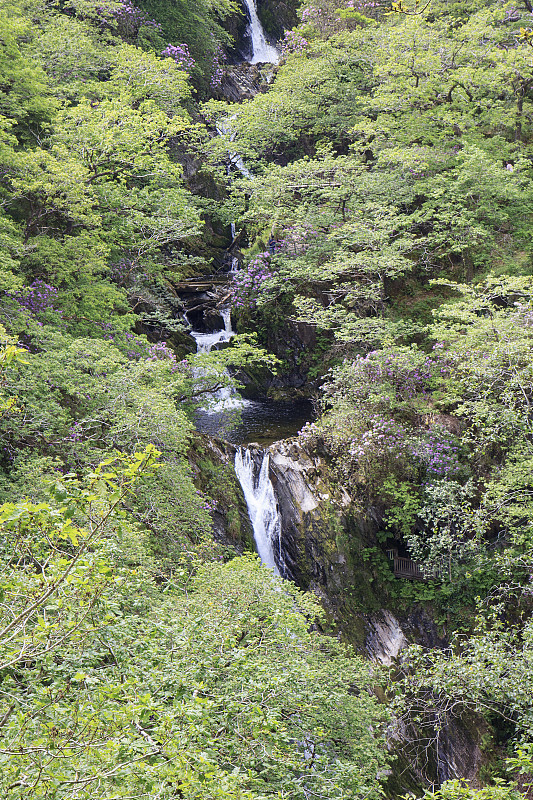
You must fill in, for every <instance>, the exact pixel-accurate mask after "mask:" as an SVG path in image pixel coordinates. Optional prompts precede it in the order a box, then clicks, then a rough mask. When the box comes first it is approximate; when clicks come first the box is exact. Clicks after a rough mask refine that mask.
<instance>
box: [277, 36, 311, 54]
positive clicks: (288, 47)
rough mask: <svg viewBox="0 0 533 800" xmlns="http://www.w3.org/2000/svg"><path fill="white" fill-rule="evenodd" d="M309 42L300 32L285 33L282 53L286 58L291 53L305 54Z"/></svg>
mask: <svg viewBox="0 0 533 800" xmlns="http://www.w3.org/2000/svg"><path fill="white" fill-rule="evenodd" d="M308 47H309V42H308V41H307V39H304V37H303V36H302V34H301V33H298V31H285V35H284V37H283V39H282V41H281V52H282V54H283V55H284V56H286V55H288V54H289V53H305V51H306V50H307V48H308Z"/></svg>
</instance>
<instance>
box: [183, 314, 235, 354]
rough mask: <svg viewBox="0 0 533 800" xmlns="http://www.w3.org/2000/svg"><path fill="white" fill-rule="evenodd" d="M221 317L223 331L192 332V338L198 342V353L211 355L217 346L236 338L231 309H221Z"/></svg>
mask: <svg viewBox="0 0 533 800" xmlns="http://www.w3.org/2000/svg"><path fill="white" fill-rule="evenodd" d="M220 316H221V317H222V321H223V322H224V328H223V329H222V330H220V331H213V332H212V333H201V332H200V331H191V336H192V338H193V339H194V340H195V341H196V352H197V353H210V352H211V350H212V349H213V347H214V346H215V345H216V344H219V343H220V342H229V340H230V339H231V338H232V337H233V336H235V331H234V330H233V329H232V327H231V309H230V308H224V309H221V310H220Z"/></svg>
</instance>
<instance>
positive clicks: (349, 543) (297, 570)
mask: <svg viewBox="0 0 533 800" xmlns="http://www.w3.org/2000/svg"><path fill="white" fill-rule="evenodd" d="M269 451H270V473H271V480H272V482H273V484H274V488H275V492H276V496H277V500H278V506H279V512H280V516H281V521H282V555H283V565H282V566H283V569H284V574H285V576H286V577H289V578H291V579H292V580H294V581H295V582H296V583H297V584H299V585H300V586H302V587H304V588H307V589H310V590H312V591H314V592H316V593H317V594H318V595H319V596H320V597H321V599H322V603H323V605H324V607H325V608H326V610H327V612H328V613H329V615H330V618H331V619H332V621H334V622H335V624H336V629H337V631H339V632H341V633H342V635H343V636H344V638H346V639H347V640H348V641H350V642H351V643H352V644H353V645H354V646H355V647H356V649H358V650H359V651H360V652H363V653H364V654H366V655H367V656H368V657H369V658H370V659H372V660H373V661H375V662H377V663H380V664H383V665H385V666H395V665H398V666H399V665H400V664H401V652H402V650H403V649H404V648H405V647H407V646H408V645H409V644H411V643H417V644H420V645H422V646H423V647H428V648H434V647H445V646H446V645H447V642H446V640H445V639H443V638H442V637H441V636H440V635H439V632H438V630H437V627H436V625H435V623H434V621H433V620H432V618H431V614H430V613H429V611H428V610H427V609H425V608H424V607H422V606H420V605H417V606H414V607H411V608H408V609H407V608H406V609H404V610H402V609H401V608H399V607H398V603H397V602H395V601H394V599H393V598H392V597H391V595H390V594H389V592H388V590H387V586H386V584H385V582H384V581H383V579H382V578H381V577H380V573H379V571H377V572H376V570H374V569H373V567H372V566H371V565H369V563H368V562H367V561H365V559H364V558H363V555H364V552H363V551H364V549H365V548H367V547H370V546H375V545H376V543H377V539H376V533H377V531H378V530H379V519H378V517H377V514H375V513H372V511H370V513H368V514H367V516H366V517H363V516H362V515H361V514H358V513H354V512H353V510H352V508H351V505H352V504H351V499H350V497H349V496H348V495H347V493H346V492H345V491H344V489H343V488H342V487H339V486H335V485H333V482H332V481H331V479H330V477H329V476H328V468H327V464H326V462H325V461H324V459H323V458H321V457H319V456H316V455H315V454H310V453H307V452H306V451H305V450H303V449H302V447H301V446H300V445H299V443H298V442H297V440H286V441H280V442H276V443H275V444H273V445H272V446H271V447H270V448H269ZM395 668H396V667H395ZM429 717H430V718H427V719H426V721H425V725H424V729H423V730H422V729H421V728H420V726H419V724H418V723H415V722H414V721H413V720H412V719H410V718H409V716H407V717H406V718H405V719H403V720H398V721H397V723H396V725H395V726H394V728H393V729H392V730H391V732H390V747H391V750H393V751H394V752H395V753H396V755H397V768H395V769H394V770H393V773H392V774H391V778H390V782H389V787H388V790H389V793H390V795H391V796H397V795H398V794H401V793H404V792H405V791H408V790H411V789H414V790H415V791H419V790H420V787H422V786H427V785H428V784H433V783H441V782H442V781H444V780H448V779H451V778H457V777H461V776H463V777H464V776H466V777H467V778H469V779H472V780H475V779H476V776H477V775H478V774H479V770H480V768H481V767H482V766H483V764H484V763H486V762H487V760H489V755H490V754H489V755H488V754H487V752H486V747H485V745H484V742H486V741H489V740H490V727H489V726H488V725H487V723H486V722H485V720H484V719H483V718H482V717H480V716H479V715H478V714H474V713H472V712H470V711H467V710H466V709H456V710H455V713H454V714H453V715H451V716H450V715H446V716H445V717H443V718H442V719H440V718H438V715H437V714H436V713H435V714H434V715H433V713H432V712H430V714H429Z"/></svg>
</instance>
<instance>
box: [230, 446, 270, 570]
mask: <svg viewBox="0 0 533 800" xmlns="http://www.w3.org/2000/svg"><path fill="white" fill-rule="evenodd" d="M269 462H270V455H269V453H268V452H267V451H264V452H263V460H262V462H261V467H260V469H259V471H258V470H257V466H256V464H255V462H254V459H253V456H252V453H251V451H250V450H249V449H248V448H246V449H245V448H243V447H239V449H238V450H237V452H236V453H235V472H236V474H237V478H238V479H239V483H240V484H241V487H242V491H243V494H244V499H245V500H246V505H247V506H248V514H249V517H250V522H251V523H252V527H253V530H254V539H255V545H256V547H257V552H258V553H259V557H260V558H261V561H262V562H263V564H265V566H267V567H269V568H270V569H272V570H274V573H275V574H276V575H279V574H280V573H279V570H278V567H277V565H276V559H275V557H274V553H275V549H277V552H278V554H279V555H281V553H280V542H281V520H280V516H279V513H278V507H277V504H276V496H275V494H274V487H273V485H272V481H271V480H270V476H269ZM278 560H280V559H278Z"/></svg>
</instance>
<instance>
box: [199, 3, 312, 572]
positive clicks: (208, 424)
mask: <svg viewBox="0 0 533 800" xmlns="http://www.w3.org/2000/svg"><path fill="white" fill-rule="evenodd" d="M243 2H244V5H245V6H246V10H247V12H248V19H249V26H248V33H249V36H250V39H251V43H252V54H251V59H250V63H251V64H259V63H271V64H277V63H278V61H279V53H278V51H277V50H276V48H275V47H273V46H272V45H271V44H269V43H268V42H267V39H266V36H265V32H264V30H263V27H262V25H261V21H260V19H259V16H258V13H257V7H256V2H255V0H243ZM230 122H231V117H230V118H229V119H228V120H226V121H221V122H219V126H218V133H219V134H221V135H228V136H229V138H230V140H231V127H230ZM228 159H229V163H228V169H229V168H230V165H233V166H234V167H236V169H237V170H238V171H239V172H240V173H241V174H242V175H244V176H245V177H249V178H251V177H252V175H251V173H250V172H249V170H248V169H247V168H246V165H245V164H244V162H243V160H242V158H241V157H240V156H238V155H237V154H236V153H233V152H231V150H230V151H229V152H228ZM235 235H236V230H235V223H234V222H232V223H231V236H232V240H233V239H235ZM238 268H239V261H238V259H237V258H235V257H232V260H231V270H230V275H231V274H232V273H235V272H236V271H237V270H238ZM219 313H220V315H221V317H222V321H223V325H224V327H223V328H221V329H219V330H217V331H212V332H202V331H196V330H192V331H191V332H190V333H191V336H192V337H193V338H194V340H195V341H196V352H197V353H208V352H210V351H211V349H212V348H213V347H218V346H219V345H221V344H224V343H227V342H229V341H230V340H231V338H232V337H233V336H234V335H235V332H234V331H233V329H232V326H231V308H230V307H226V308H221V309H220V311H219ZM312 415H313V409H312V405H311V402H310V401H308V400H299V401H296V402H278V401H274V400H270V399H268V398H264V399H260V400H247V399H244V398H242V397H241V396H240V395H239V394H238V393H237V391H236V390H235V389H233V388H230V387H224V388H221V389H218V390H217V391H216V392H214V393H213V394H212V395H211V396H210V397H209V398H208V400H207V402H206V405H205V406H204V407H202V408H200V409H198V410H197V412H196V414H195V425H196V428H197V430H198V431H199V432H200V433H204V434H207V435H209V436H212V437H220V438H223V439H225V440H226V441H228V442H230V443H232V444H236V445H239V446H238V448H237V450H236V453H235V473H236V475H237V478H238V480H239V483H240V485H241V488H242V491H243V494H244V498H245V500H246V505H247V508H248V514H249V517H250V522H251V524H252V528H253V532H254V540H255V545H256V549H257V552H258V554H259V557H260V558H261V561H262V563H263V564H264V565H265V566H266V567H268V568H269V569H271V570H273V572H274V574H276V575H280V569H279V568H280V567H281V568H282V567H283V555H282V550H281V543H282V530H281V519H280V515H279V510H278V503H277V500H276V495H275V492H274V486H273V484H272V481H271V479H270V469H269V468H270V454H269V452H268V450H267V449H266V448H268V446H269V445H271V444H272V443H273V442H275V441H277V440H279V439H285V438H289V437H290V436H294V435H296V434H297V433H298V431H299V429H300V428H301V427H302V426H303V425H304V424H305V423H306V422H307V421H308V420H309V419H310V418H311V417H312ZM250 442H255V443H257V444H258V445H260V446H261V449H259V450H258V449H257V448H256V449H254V455H253V454H252V451H251V450H250V449H249V448H248V447H247V445H248V443H250ZM282 571H283V569H282V570H281V572H282Z"/></svg>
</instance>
